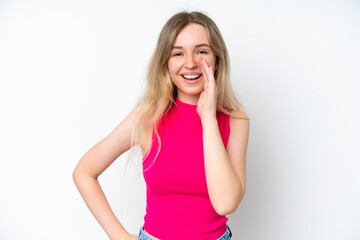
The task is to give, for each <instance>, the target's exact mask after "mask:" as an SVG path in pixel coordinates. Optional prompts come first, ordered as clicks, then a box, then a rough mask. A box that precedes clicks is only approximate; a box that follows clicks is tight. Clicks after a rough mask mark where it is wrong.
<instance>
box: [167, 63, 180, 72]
mask: <svg viewBox="0 0 360 240" xmlns="http://www.w3.org/2000/svg"><path fill="white" fill-rule="evenodd" d="M168 68H169V72H170V74H176V73H177V72H179V70H180V69H181V64H180V63H179V62H178V61H169V63H168Z"/></svg>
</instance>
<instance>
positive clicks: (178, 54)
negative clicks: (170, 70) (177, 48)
mask: <svg viewBox="0 0 360 240" xmlns="http://www.w3.org/2000/svg"><path fill="white" fill-rule="evenodd" d="M173 56H174V57H179V56H181V53H174V54H173Z"/></svg>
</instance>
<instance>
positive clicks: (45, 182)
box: [0, 0, 360, 240]
mask: <svg viewBox="0 0 360 240" xmlns="http://www.w3.org/2000/svg"><path fill="white" fill-rule="evenodd" d="M181 10H201V11H205V12H206V13H207V14H208V15H209V16H210V17H211V18H212V19H214V21H215V22H216V23H217V24H218V27H219V28H220V30H221V32H222V34H223V36H224V39H225V41H226V43H227V46H228V49H229V52H230V57H231V63H232V73H231V77H232V83H233V86H234V88H235V91H236V92H237V94H238V96H239V98H240V100H241V102H242V103H243V105H244V107H245V111H246V112H247V114H248V115H249V116H250V118H251V134H250V141H249V149H248V165H247V192H246V195H245V198H244V199H243V201H242V202H241V204H240V206H239V208H238V210H237V211H236V212H235V213H233V214H231V215H229V216H228V217H229V222H228V223H229V225H230V227H231V228H232V231H233V235H234V237H233V239H235V240H240V239H244V240H250V239H254V240H260V239H267V240H272V239H274V240H288V239H291V240H297V239H299V240H300V239H314V240H315V239H327V240H335V239H336V240H338V239H345V240H355V239H360V230H359V229H360V228H359V226H360V204H359V203H360V174H359V170H360V163H359V160H360V154H359V146H360V127H359V124H360V106H359V103H360V97H359V90H360V84H359V81H360V71H359V68H360V67H359V66H360V3H359V1H355V0H354V1H351V0H343V1H340V0H338V1H331V0H330V1H325V0H324V1H321V0H315V1H314V0H313V1H300V0H299V1H259V0H252V1H215V0H213V1H209V0H206V1H205V0H203V1H173V2H170V1H145V0H144V1H139V0H133V1H129V2H126V3H124V2H120V1H115V0H113V1H110V0H105V1H100V0H97V1H95V0H94V1H84V0H83V1H81V0H65V1H47V0H38V1H17V0H13V1H10V0H9V1H0V112H1V117H0V121H1V124H0V147H1V151H0V239H4V240H10V239H89V240H90V239H94V240H95V239H107V237H106V235H105V233H104V232H103V230H102V229H101V227H100V225H98V223H97V222H96V221H95V219H94V218H93V217H92V215H91V213H90V212H89V210H88V209H87V207H86V205H85V204H84V202H83V200H82V199H81V197H80V194H79V193H78V192H77V189H76V187H75V185H74V183H73V180H72V171H73V169H74V167H75V165H76V163H77V161H78V160H79V159H80V158H81V156H82V155H83V154H84V153H85V152H86V151H87V150H88V149H89V148H90V147H92V146H93V145H94V144H95V143H96V142H98V141H100V140H101V139H102V138H104V137H105V136H106V135H107V134H108V133H109V132H110V131H111V130H112V129H113V128H114V127H115V126H116V125H117V124H118V123H119V122H120V121H121V120H122V119H123V118H124V117H125V116H126V115H127V113H128V112H129V111H130V110H131V109H132V108H133V107H134V105H135V103H136V101H137V99H138V98H139V96H140V95H141V93H142V90H143V88H144V77H145V73H146V68H147V64H148V62H149V59H150V56H151V54H152V52H153V50H154V48H155V44H156V41H157V37H158V34H159V32H160V30H161V28H162V26H163V24H164V23H165V22H166V21H167V19H168V18H169V17H170V16H172V15H173V14H174V13H176V12H178V11H181ZM125 162H126V156H121V157H120V158H119V159H118V160H117V161H116V162H115V163H114V164H113V165H112V166H111V167H110V168H109V169H108V170H107V171H106V172H105V173H104V174H103V175H102V176H101V177H100V182H101V184H102V186H103V188H104V191H105V192H106V194H107V196H108V200H109V201H110V204H111V206H112V207H113V210H114V211H115V213H116V215H117V216H118V218H119V219H120V221H121V223H122V224H123V225H124V226H125V228H126V229H127V230H128V231H129V232H132V233H138V231H139V228H140V226H141V225H142V224H143V217H144V214H145V200H146V199H145V197H146V196H145V190H146V189H145V183H144V180H143V178H142V176H140V177H137V172H136V164H135V165H132V164H130V165H129V167H128V168H127V169H128V170H127V172H126V173H124V170H125ZM135 162H136V161H135ZM138 163H139V162H137V164H138Z"/></svg>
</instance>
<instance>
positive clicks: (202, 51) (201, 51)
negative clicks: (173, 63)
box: [199, 50, 207, 54]
mask: <svg viewBox="0 0 360 240" xmlns="http://www.w3.org/2000/svg"><path fill="white" fill-rule="evenodd" d="M199 53H200V54H207V52H206V51H204V50H200V51H199Z"/></svg>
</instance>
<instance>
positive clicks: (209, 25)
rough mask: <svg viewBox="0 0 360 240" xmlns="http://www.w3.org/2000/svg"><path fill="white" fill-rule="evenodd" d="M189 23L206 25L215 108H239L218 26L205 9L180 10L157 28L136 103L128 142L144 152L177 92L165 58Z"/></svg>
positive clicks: (167, 58) (227, 110)
mask: <svg viewBox="0 0 360 240" xmlns="http://www.w3.org/2000/svg"><path fill="white" fill-rule="evenodd" d="M190 23H196V24H200V25H202V26H203V27H204V28H205V29H206V32H207V34H208V39H209V43H210V47H211V49H212V51H213V52H214V55H215V57H216V70H215V72H214V77H215V82H216V87H217V110H218V111H222V112H224V113H226V114H229V115H232V114H231V111H232V110H239V109H240V108H241V105H240V103H239V101H238V99H237V98H236V96H235V94H234V92H233V90H232V87H231V85H230V79H229V75H230V73H229V72H230V62H229V54H228V51H227V48H226V45H225V42H224V40H223V37H222V35H221V33H220V31H219V29H218V27H217V26H216V24H215V23H214V22H213V20H211V19H210V18H209V17H208V16H207V15H205V14H204V13H201V12H179V13H177V14H175V15H174V16H172V17H171V18H170V19H169V20H168V21H167V22H166V23H165V25H164V27H163V28H162V30H161V32H160V35H159V39H158V41H157V45H156V49H155V51H154V53H153V55H152V58H151V60H150V64H149V67H148V71H147V79H146V80H147V85H146V90H145V93H144V95H143V96H142V98H141V99H140V101H139V102H138V104H137V113H136V122H135V125H134V128H133V132H132V141H131V144H132V146H135V145H140V147H141V149H142V151H143V153H146V154H148V153H149V150H150V148H151V144H152V140H153V136H157V138H158V140H159V143H161V141H160V139H159V136H158V134H157V125H158V123H159V120H160V119H161V117H162V116H163V115H164V114H165V113H166V112H167V111H169V109H170V108H171V107H172V105H173V104H174V103H175V98H176V96H177V90H176V86H175V85H174V84H173V82H172V81H171V78H170V74H169V70H168V60H169V58H170V55H171V50H172V47H173V44H174V42H175V39H176V37H177V35H178V34H179V33H180V32H181V30H182V29H184V27H185V26H187V25H188V24H190ZM159 150H160V149H159Z"/></svg>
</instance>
